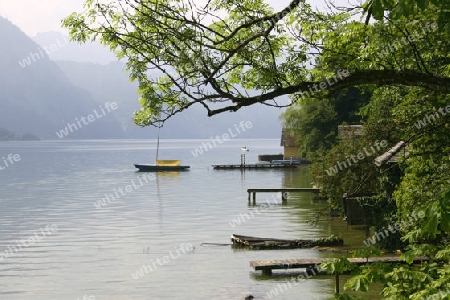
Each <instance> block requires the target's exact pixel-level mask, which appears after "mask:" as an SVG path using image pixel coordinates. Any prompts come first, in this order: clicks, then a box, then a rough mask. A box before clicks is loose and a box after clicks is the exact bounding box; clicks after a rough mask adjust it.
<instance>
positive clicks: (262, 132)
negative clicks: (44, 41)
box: [57, 61, 281, 138]
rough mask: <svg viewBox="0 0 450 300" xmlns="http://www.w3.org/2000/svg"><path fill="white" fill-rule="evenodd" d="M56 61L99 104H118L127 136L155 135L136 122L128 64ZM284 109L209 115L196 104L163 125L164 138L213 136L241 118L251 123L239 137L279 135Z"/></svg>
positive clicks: (135, 100) (259, 108)
mask: <svg viewBox="0 0 450 300" xmlns="http://www.w3.org/2000/svg"><path fill="white" fill-rule="evenodd" d="M57 64H58V65H59V67H60V68H61V69H62V70H63V71H64V73H65V74H66V75H67V77H68V78H69V79H70V80H71V82H73V83H74V84H75V85H77V86H79V87H82V88H83V89H85V90H87V91H89V92H90V94H91V95H92V96H93V97H94V99H95V100H96V101H97V102H98V103H99V104H101V103H105V102H106V101H114V102H117V103H118V106H119V109H118V110H117V114H116V116H117V118H118V119H119V120H120V122H121V124H122V128H123V130H124V133H125V135H126V136H127V137H130V138H148V137H154V136H155V135H156V129H155V128H140V127H137V126H136V125H134V124H133V113H134V112H135V111H137V110H138V109H139V108H140V105H139V102H138V99H139V95H138V94H137V90H138V86H137V83H132V82H130V81H129V79H128V74H127V73H126V72H125V71H124V69H125V65H124V64H122V63H120V62H113V63H110V64H108V65H99V64H94V63H79V62H69V61H58V62H57ZM280 113H281V110H280V109H276V108H272V107H266V106H262V105H259V106H256V105H255V106H253V107H248V108H243V109H241V110H239V111H238V112H235V113H224V114H220V115H217V116H213V117H208V116H207V115H206V111H205V110H204V108H203V107H201V106H193V107H191V108H189V109H188V110H186V111H184V112H182V113H180V114H178V115H175V116H174V117H172V118H171V119H170V120H169V121H167V122H166V124H165V125H164V130H163V134H164V135H163V136H164V138H210V137H215V136H216V135H222V134H223V133H226V132H227V131H228V130H229V129H233V128H234V125H235V124H239V123H240V122H241V121H244V122H251V123H252V128H251V130H247V131H246V132H242V133H241V134H240V135H239V138H278V137H279V136H280V134H281V125H280V123H279V121H278V116H279V115H280Z"/></svg>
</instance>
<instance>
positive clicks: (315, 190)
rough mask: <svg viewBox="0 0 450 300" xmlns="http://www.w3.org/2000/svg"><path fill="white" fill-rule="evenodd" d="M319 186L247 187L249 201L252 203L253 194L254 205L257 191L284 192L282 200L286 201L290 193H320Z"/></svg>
mask: <svg viewBox="0 0 450 300" xmlns="http://www.w3.org/2000/svg"><path fill="white" fill-rule="evenodd" d="M319 191H320V189H318V188H262V189H247V193H248V202H249V203H250V198H251V194H253V205H255V204H256V193H257V192H258V193H279V192H281V193H282V194H281V195H282V196H281V197H282V201H286V200H287V198H288V195H289V193H305V192H306V193H318V192H319Z"/></svg>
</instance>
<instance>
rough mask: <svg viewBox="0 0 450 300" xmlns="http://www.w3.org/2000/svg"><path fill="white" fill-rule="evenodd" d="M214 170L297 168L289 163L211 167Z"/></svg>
mask: <svg viewBox="0 0 450 300" xmlns="http://www.w3.org/2000/svg"><path fill="white" fill-rule="evenodd" d="M212 166H213V168H214V169H216V170H238V169H241V170H245V169H279V168H282V169H286V168H297V166H298V164H290V163H275V164H271V163H266V164H231V165H226V164H225V165H212Z"/></svg>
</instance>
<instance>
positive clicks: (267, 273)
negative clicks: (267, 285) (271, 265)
mask: <svg viewBox="0 0 450 300" xmlns="http://www.w3.org/2000/svg"><path fill="white" fill-rule="evenodd" d="M262 273H263V275H268V276H270V275H272V269H264V270H262Z"/></svg>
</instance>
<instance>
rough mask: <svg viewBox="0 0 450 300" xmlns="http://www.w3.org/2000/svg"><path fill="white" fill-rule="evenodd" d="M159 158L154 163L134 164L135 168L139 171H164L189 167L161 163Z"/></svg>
mask: <svg viewBox="0 0 450 300" xmlns="http://www.w3.org/2000/svg"><path fill="white" fill-rule="evenodd" d="M160 162H161V160H159V161H157V164H156V165H140V164H134V166H135V167H136V168H138V169H139V172H166V171H185V170H187V169H189V168H190V166H180V165H173V166H170V165H161V164H158V163H160Z"/></svg>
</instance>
